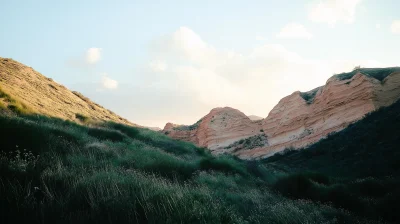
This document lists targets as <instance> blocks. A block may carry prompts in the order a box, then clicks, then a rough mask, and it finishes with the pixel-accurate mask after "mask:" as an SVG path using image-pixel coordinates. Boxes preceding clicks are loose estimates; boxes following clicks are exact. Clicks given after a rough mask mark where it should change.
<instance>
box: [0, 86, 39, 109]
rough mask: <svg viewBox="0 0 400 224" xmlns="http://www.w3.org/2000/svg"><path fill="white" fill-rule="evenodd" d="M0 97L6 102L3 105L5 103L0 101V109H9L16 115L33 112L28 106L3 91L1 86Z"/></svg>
mask: <svg viewBox="0 0 400 224" xmlns="http://www.w3.org/2000/svg"><path fill="white" fill-rule="evenodd" d="M0 99H2V100H4V102H6V104H7V105H5V103H3V102H1V101H0V110H3V111H6V110H7V111H11V112H12V113H14V114H18V115H27V114H32V113H33V111H32V110H31V109H30V108H28V107H27V106H26V105H25V104H24V103H21V102H19V101H17V100H16V99H14V98H13V97H11V96H10V95H9V94H7V93H6V92H4V90H2V89H1V88H0ZM0 112H1V111H0Z"/></svg>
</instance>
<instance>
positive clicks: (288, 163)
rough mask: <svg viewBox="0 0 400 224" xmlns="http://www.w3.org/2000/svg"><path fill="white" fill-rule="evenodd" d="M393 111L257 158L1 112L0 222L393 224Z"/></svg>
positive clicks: (135, 131)
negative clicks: (217, 153)
mask: <svg viewBox="0 0 400 224" xmlns="http://www.w3.org/2000/svg"><path fill="white" fill-rule="evenodd" d="M399 110H400V103H397V104H394V105H393V106H391V107H388V108H383V109H381V110H379V111H377V112H374V113H372V114H371V115H368V116H367V117H366V118H365V120H362V121H360V122H358V123H356V124H354V125H352V126H350V127H349V128H348V129H345V130H343V131H342V132H339V133H337V134H335V135H332V136H330V137H329V138H328V139H326V140H322V141H321V142H320V143H317V144H315V145H314V146H312V147H311V148H310V149H304V150H302V151H294V152H290V153H288V154H286V155H279V156H278V155H275V156H273V157H271V158H269V159H267V160H263V161H242V160H238V159H236V158H234V157H231V156H226V155H223V156H213V155H211V154H210V153H208V152H207V151H206V150H204V149H201V148H197V147H196V146H194V145H192V144H191V143H186V142H182V141H176V140H172V139H170V138H168V137H167V136H165V135H163V134H161V133H157V132H154V131H151V130H148V129H142V128H135V127H131V126H126V125H122V124H117V123H98V124H95V125H93V126H91V127H88V126H82V125H78V124H76V123H73V122H70V121H64V120H60V119H55V118H48V117H44V116H29V115H28V116H27V115H22V116H3V115H1V114H0V173H1V174H2V175H1V176H0V212H1V213H2V214H7V218H6V219H5V218H4V217H2V219H3V220H1V221H2V223H19V222H22V223H24V222H27V221H29V222H30V223H386V222H393V223H398V221H400V217H399V216H398V212H397V211H398V209H399V207H398V205H399V204H398V199H399V198H400V197H399V196H400V194H399V191H398V189H400V181H399V180H400V178H399V174H398V169H399V167H398V162H396V161H398V159H399V156H400V154H399V153H397V146H398V145H399V144H398V143H399V137H398V135H397V127H398V126H399V125H400V124H399V122H400V117H399V114H400V111H399ZM343 147H344V148H343ZM343 159H345V160H343ZM342 161H345V162H344V163H343V162H342ZM371 161H373V162H372V163H371ZM310 171H311V172H313V173H310ZM336 171H337V172H336ZM360 171H362V172H360ZM315 172H318V173H315ZM370 177H373V178H372V179H371V178H370ZM298 199H307V200H298Z"/></svg>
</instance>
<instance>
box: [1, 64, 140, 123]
mask: <svg viewBox="0 0 400 224" xmlns="http://www.w3.org/2000/svg"><path fill="white" fill-rule="evenodd" d="M0 108H8V109H11V110H14V111H17V112H24V111H25V112H29V113H37V114H43V115H47V116H51V117H57V118H61V119H64V120H71V121H76V122H86V121H89V120H90V121H93V122H103V121H113V122H118V123H123V124H128V125H135V124H132V123H130V122H129V121H128V120H126V119H124V118H122V117H120V116H118V115H117V114H115V113H114V112H112V111H110V110H107V109H105V108H104V107H102V106H100V105H99V104H96V103H94V102H92V101H91V100H90V99H88V98H87V97H85V96H83V95H82V94H80V93H78V92H74V91H70V90H68V89H67V88H66V87H64V86H63V85H61V84H58V83H57V82H55V81H53V80H52V79H50V78H47V77H45V76H43V75H42V74H40V73H39V72H37V71H35V70H33V69H32V68H31V67H28V66H25V65H23V64H21V63H19V62H17V61H14V60H12V59H7V58H0Z"/></svg>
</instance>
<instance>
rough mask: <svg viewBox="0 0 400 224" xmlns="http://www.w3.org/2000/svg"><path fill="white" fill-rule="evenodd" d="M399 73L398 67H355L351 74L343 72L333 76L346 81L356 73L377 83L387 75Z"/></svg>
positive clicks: (399, 68)
mask: <svg viewBox="0 0 400 224" xmlns="http://www.w3.org/2000/svg"><path fill="white" fill-rule="evenodd" d="M397 71H400V67H390V68H360V67H356V68H355V69H354V70H353V71H351V72H345V73H340V74H337V75H335V76H336V77H337V78H338V79H339V80H346V79H351V78H353V76H354V75H356V74H357V73H358V72H361V73H362V74H364V75H366V76H368V77H372V78H375V79H377V80H379V81H383V80H384V79H385V78H386V77H387V76H388V75H390V74H392V73H393V72H397Z"/></svg>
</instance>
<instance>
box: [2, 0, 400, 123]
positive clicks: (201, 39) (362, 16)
mask: <svg viewBox="0 0 400 224" xmlns="http://www.w3.org/2000/svg"><path fill="white" fill-rule="evenodd" d="M318 3H320V5H319V7H318ZM399 8H400V2H399V1H398V0H381V1H378V0H346V1H344V0H337V1H335V0H319V1H313V0H310V1H308V0H307V1H306V0H305V1H300V0H296V1H293V0H279V1H266V0H259V1H258V0H257V1H256V0H251V1H234V0H229V1H228V0H227V1H225V0H203V1H183V0H182V1H172V0H171V1H113V2H112V1H105V0H102V1H101V0H97V1H94V0H93V1H89V0H87V1H77V0H71V1H63V3H58V2H56V1H44V0H36V1H27V0H26V1H18V0H15V1H2V2H1V3H0V23H1V24H0V25H1V29H0V30H1V31H0V32H1V35H0V57H8V58H13V59H15V60H17V61H20V62H22V63H24V64H26V65H29V66H31V67H33V68H34V69H36V70H37V71H39V72H41V73H42V74H44V75H45V76H48V77H51V78H53V79H54V80H56V81H57V82H59V83H61V84H64V85H66V86H67V87H68V88H70V89H72V90H77V91H80V92H82V93H83V94H85V95H87V96H89V97H90V98H92V99H93V100H94V101H96V102H98V103H100V104H103V105H104V106H106V107H107V108H109V109H111V110H113V111H115V112H116V113H118V114H120V115H122V116H124V117H127V118H128V119H130V120H131V121H133V122H136V123H139V124H142V125H149V126H163V125H164V123H165V122H167V121H172V122H175V123H192V122H195V121H196V120H197V119H198V118H200V117H201V116H202V115H204V114H205V113H207V112H208V111H209V110H211V109H212V108H213V107H215V106H232V107H236V108H237V109H239V110H242V111H243V112H245V113H246V114H256V115H258V116H262V117H266V116H267V115H268V112H269V110H270V109H272V107H273V106H274V105H275V104H276V103H277V101H278V100H279V99H280V98H281V97H283V96H285V95H287V94H290V93H291V92H293V91H295V90H302V91H306V90H308V89H309V88H312V87H314V86H317V85H323V84H324V82H325V80H326V79H327V78H329V77H330V76H331V75H333V72H340V71H342V70H346V69H348V68H349V67H351V66H353V65H358V64H361V65H362V66H370V65H372V66H373V65H376V66H379V65H382V66H393V65H399V53H398V52H400V27H398V26H400V25H396V22H395V21H397V20H400V15H399V14H398V10H397V9H399ZM318 10H320V11H321V10H328V11H323V12H322V13H319V12H318ZM313 13H314V14H313ZM288 24H296V25H295V27H299V26H300V28H301V29H297V30H294V31H293V30H292V31H290V29H289V31H290V32H289V33H286V36H285V35H284V34H282V35H279V33H280V32H281V31H283V29H284V27H285V26H287V25H288ZM289 27H292V28H293V26H289ZM299 33H300V34H299ZM288 36H289V37H288ZM193 40H194V41H193ZM185 41H187V42H185ZM177 42H184V43H189V45H188V44H186V45H185V44H183V45H180V44H177ZM193 43H194V45H193V46H195V47H192V44H193ZM263 46H265V47H263ZM90 48H94V49H101V50H98V51H96V52H97V56H100V59H99V60H97V59H96V58H94V59H93V61H92V63H90V62H89V61H88V59H87V58H86V57H87V54H88V52H87V51H88V50H89V49H90ZM96 52H95V53H96ZM229 52H230V53H229ZM255 52H259V53H260V52H261V53H260V54H257V55H256V56H255ZM229 55H230V56H229ZM232 55H234V56H232ZM341 69H342V70H341ZM105 74H106V75H105ZM105 77H107V78H105ZM307 79H308V80H310V81H309V82H304V80H307ZM110 80H115V82H111V83H110V82H107V81H110ZM311 80H312V81H311ZM106 82H107V83H108V84H106ZM116 83H118V85H115V84H116ZM202 87H204V88H202Z"/></svg>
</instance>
